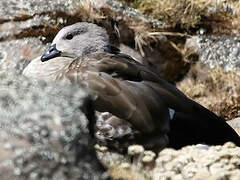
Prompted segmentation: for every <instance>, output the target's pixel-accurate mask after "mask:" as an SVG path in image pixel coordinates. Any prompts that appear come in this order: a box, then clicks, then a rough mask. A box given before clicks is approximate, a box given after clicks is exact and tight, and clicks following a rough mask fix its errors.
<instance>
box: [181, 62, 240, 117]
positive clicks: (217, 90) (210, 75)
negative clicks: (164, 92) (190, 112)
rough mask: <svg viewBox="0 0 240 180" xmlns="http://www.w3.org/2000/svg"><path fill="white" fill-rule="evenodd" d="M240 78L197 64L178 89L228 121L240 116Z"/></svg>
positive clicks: (218, 69) (232, 73)
mask: <svg viewBox="0 0 240 180" xmlns="http://www.w3.org/2000/svg"><path fill="white" fill-rule="evenodd" d="M239 82H240V76H239V75H237V74H236V73H234V72H225V71H223V69H221V68H216V69H209V68H207V67H203V66H201V65H199V64H196V65H195V66H194V67H192V69H191V70H190V72H189V73H188V75H187V77H186V78H185V79H184V80H183V81H181V82H179V83H178V84H177V87H178V88H179V89H180V90H181V91H183V92H184V93H185V94H186V95H187V96H189V97H190V98H192V99H193V100H195V101H197V102H199V103H200V104H202V105H203V106H205V107H207V108H208V109H210V110H212V111H214V112H215V113H217V114H218V115H220V116H222V117H225V118H226V119H227V120H229V119H233V118H235V117H238V116H240V85H239Z"/></svg>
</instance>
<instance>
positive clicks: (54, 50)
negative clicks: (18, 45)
mask: <svg viewBox="0 0 240 180" xmlns="http://www.w3.org/2000/svg"><path fill="white" fill-rule="evenodd" d="M60 55H61V51H59V50H57V48H56V44H53V45H51V46H50V47H49V49H48V51H47V52H46V53H44V54H43V55H42V57H41V61H42V62H44V61H48V60H49V59H52V58H55V57H58V56H60Z"/></svg>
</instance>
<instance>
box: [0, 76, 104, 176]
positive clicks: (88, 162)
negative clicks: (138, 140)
mask: <svg viewBox="0 0 240 180" xmlns="http://www.w3.org/2000/svg"><path fill="white" fill-rule="evenodd" d="M89 102H90V99H89V96H88V95H87V93H86V92H85V91H83V90H82V89H80V87H77V86H66V85H62V84H51V85H50V84H47V83H45V82H31V81H30V80H28V79H26V78H24V77H21V76H19V75H18V76H16V75H13V74H12V73H10V72H8V74H5V73H1V74H0V127H1V131H0V152H1V156H0V174H1V175H0V177H1V179H3V180H5V179H6V180H7V179H30V178H31V179H63V180H64V179H78V178H81V179H94V178H95V179H101V177H102V173H103V167H102V166H101V165H100V163H99V162H98V160H97V158H96V155H95V151H94V147H93V146H94V140H93V139H92V138H91V137H90V134H89V130H88V120H87V119H86V116H85V115H84V113H85V114H93V112H87V111H91V108H86V106H87V104H88V103H89Z"/></svg>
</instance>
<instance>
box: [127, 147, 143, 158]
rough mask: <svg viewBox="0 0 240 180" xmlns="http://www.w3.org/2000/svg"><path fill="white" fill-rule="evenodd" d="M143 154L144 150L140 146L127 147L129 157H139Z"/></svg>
mask: <svg viewBox="0 0 240 180" xmlns="http://www.w3.org/2000/svg"><path fill="white" fill-rule="evenodd" d="M143 152H144V148H143V147H142V146H141V145H131V146H129V147H128V154H129V155H132V156H134V155H140V154H142V153H143Z"/></svg>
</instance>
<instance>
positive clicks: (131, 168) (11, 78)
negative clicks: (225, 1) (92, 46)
mask: <svg viewBox="0 0 240 180" xmlns="http://www.w3.org/2000/svg"><path fill="white" fill-rule="evenodd" d="M89 2H91V1H83V0H69V1H64V0H58V1H47V0H40V1H36V0H33V1H28V0H22V1H15V0H9V1H0V7H4V8H2V10H1V11H0V71H1V73H3V74H1V76H0V78H1V83H0V89H1V94H0V96H1V101H0V105H1V114H0V116H1V122H0V125H1V129H2V130H1V134H2V136H1V138H0V143H1V144H2V146H1V147H2V148H1V149H0V151H1V152H2V153H4V154H6V156H1V157H0V159H1V163H0V172H1V173H0V174H1V175H0V178H1V179H14V177H17V178H18V179H20V178H22V179H29V178H33V179H41V178H42V179H44V178H45V179H46V178H48V179H59V178H60V179H64V178H65V179H76V178H78V177H80V176H81V177H85V179H92V178H93V174H102V172H103V170H102V168H101V167H100V165H99V164H98V161H97V160H96V157H95V153H94V151H93V144H94V141H93V139H91V138H90V136H89V135H88V133H89V132H88V131H86V130H85V128H83V127H86V124H87V120H86V119H85V117H84V116H83V114H82V113H81V111H76V109H77V105H76V104H75V101H73V99H72V98H73V97H72V96H71V92H73V91H74V89H72V88H68V87H64V88H63V87H62V86H61V85H55V84H54V85H53V84H52V85H48V84H44V83H43V84H41V83H40V84H36V83H35V82H31V80H27V79H25V78H23V77H21V76H20V75H19V74H20V73H21V71H22V70H23V68H24V67H25V66H26V65H27V64H28V63H29V62H30V61H31V60H32V59H34V58H35V57H37V56H39V55H41V54H42V53H43V52H44V51H45V50H46V48H47V47H48V45H49V42H51V40H52V39H53V37H54V36H55V34H56V33H57V31H58V30H59V29H60V28H61V27H63V26H66V25H68V24H72V23H74V22H78V21H88V22H94V23H97V24H99V25H101V26H104V27H105V28H106V29H107V31H108V33H109V34H110V38H111V42H112V43H113V44H114V45H116V46H119V47H120V49H121V50H122V51H124V52H126V53H128V54H130V55H132V56H134V57H135V58H138V59H139V60H140V61H142V62H143V63H144V64H146V65H149V66H152V67H154V68H156V69H157V71H158V72H159V75H160V76H162V77H164V78H165V79H167V80H169V81H171V82H174V83H177V86H178V87H179V88H180V89H181V90H182V91H183V92H185V93H186V94H187V95H188V96H190V97H191V98H193V99H194V100H196V101H198V102H199V103H201V104H203V105H204V106H206V107H208V108H210V109H211V110H213V111H214V112H215V113H217V114H219V115H221V116H223V117H225V118H226V119H228V120H231V119H234V118H236V119H234V120H232V121H229V123H230V124H231V125H232V127H234V128H235V129H236V130H237V131H238V132H240V130H239V129H240V126H239V124H240V122H239V121H240V120H239V118H237V117H239V116H240V86H239V83H238V82H240V81H239V80H240V77H239V73H240V70H239V54H240V53H239V52H240V46H239V38H238V35H239V29H238V28H236V27H237V26H235V25H234V24H233V26H227V25H228V24H229V21H228V19H227V18H226V21H222V19H221V21H217V20H218V19H217V18H213V20H212V21H208V23H209V24H210V26H207V28H206V26H205V25H204V26H201V24H200V25H199V26H197V28H194V30H191V31H189V30H186V31H184V29H180V30H179V29H178V27H177V26H169V24H167V23H166V21H164V19H153V17H154V18H156V17H155V16H151V17H152V18H149V17H148V16H146V15H149V14H148V13H145V15H143V14H142V13H140V12H139V11H137V10H135V9H132V8H129V7H126V6H125V5H122V4H120V3H118V2H116V1H113V0H104V1H102V0H101V1H92V3H89ZM93 2H95V3H93ZM219 7H220V6H219ZM221 8H222V6H221ZM221 10H222V9H221ZM228 10H229V9H228ZM229 11H231V12H232V9H231V8H230V10H229ZM143 12H145V11H143ZM211 12H213V11H211ZM214 12H217V10H216V8H215V11H214ZM234 12H235V14H234V20H236V19H235V16H237V15H238V14H237V13H238V11H237V10H235V11H234ZM212 14H213V16H212V17H215V16H214V15H215V14H214V13H212ZM229 15H231V13H230V14H229ZM209 17H211V16H209ZM209 17H208V18H209ZM217 17H218V18H219V16H217ZM216 22H217V23H216ZM209 27H211V28H210V29H211V31H209ZM219 27H222V28H219ZM224 27H228V28H226V31H221V29H224ZM190 29H191V28H190ZM219 29H220V30H219ZM212 68H214V69H212ZM10 72H14V74H16V73H17V74H18V75H11V73H10ZM179 80H181V81H179ZM6 89H7V90H6ZM26 89H27V91H26ZM57 89H59V91H58V90H57ZM49 92H51V93H52V95H53V96H49ZM60 92H61V94H62V93H63V94H64V96H65V95H66V96H65V97H64V96H61V98H60V99H59V98H56V97H55V94H56V95H57V97H59V96H58V95H59V94H60ZM76 96H78V98H79V99H80V101H79V102H82V101H84V98H86V95H85V93H84V92H79V94H78V93H77V94H76ZM6 97H8V98H6ZM44 97H48V98H44ZM60 101H61V102H60ZM12 104H14V109H11V107H10V106H9V107H8V108H7V109H6V108H3V107H6V106H7V105H11V106H12ZM46 104H49V105H50V107H48V108H46V106H45V105H46ZM55 104H58V105H59V104H61V105H60V106H54V105H55ZM69 104H71V105H69ZM68 105H69V106H68ZM78 105H81V104H78ZM66 106H67V107H66ZM55 107H57V108H56V109H55ZM65 108H68V110H69V111H68V112H69V113H70V112H73V111H74V112H76V113H74V115H71V113H70V114H68V115H67V122H63V121H65V120H66V115H64V114H62V112H64V111H63V109H65ZM9 111H11V112H13V113H12V114H11V115H10V116H9ZM49 112H55V114H54V116H52V115H51V116H48V115H49ZM22 114H24V116H22ZM51 114H52V113H51ZM77 116H78V117H77ZM78 118H80V119H81V120H80V121H79V119H78ZM16 119H18V121H16ZM26 121H27V122H28V123H25V122H26ZM43 122H47V127H45V126H44V127H43ZM56 123H57V124H56ZM58 123H60V124H58ZM25 124H26V125H25ZM44 124H45V123H44ZM26 126H27V127H26ZM77 126H80V127H82V128H80V132H78V131H75V130H76V127H77ZM25 128H27V129H29V131H27V130H25ZM69 129H71V130H74V131H71V132H72V133H73V134H68V132H69ZM55 131H56V133H50V132H55ZM60 132H61V133H60ZM62 133H63V134H62ZM74 133H75V134H74ZM69 136H70V137H69ZM79 136H80V137H79ZM79 140H80V141H79ZM79 142H81V143H79ZM86 144H87V145H86ZM70 147H71V148H70ZM95 149H97V154H98V157H99V158H100V160H101V161H102V162H103V164H104V165H105V166H106V167H108V168H109V173H110V174H111V175H112V176H113V177H115V179H117V178H119V177H123V178H124V179H171V178H172V179H173V178H174V179H203V178H209V177H211V178H212V179H239V178H240V170H239V169H240V164H239V162H240V156H239V154H240V149H239V148H237V147H235V146H234V145H232V144H231V143H227V144H225V145H224V146H216V147H206V146H197V147H196V146H189V147H185V148H183V149H181V150H179V151H175V150H172V149H166V150H164V151H162V152H160V153H159V154H158V155H156V154H154V153H153V152H151V151H148V150H144V149H143V148H142V147H141V146H136V147H132V149H131V148H130V149H129V152H128V155H125V156H123V155H120V154H118V153H115V152H111V151H110V150H108V149H107V148H106V147H99V146H96V147H95ZM86 152H88V153H87V154H86ZM83 154H84V155H83ZM39 157H42V158H39ZM84 157H86V159H85V158H84ZM206 157H207V158H206ZM33 160H34V162H33ZM89 162H91V163H89ZM49 164H50V165H49ZM87 169H91V170H89V171H87ZM80 174H81V175H80ZM83 174H85V175H84V176H82V175H83ZM122 175H126V176H122ZM90 177H92V178H90ZM99 177H100V175H99Z"/></svg>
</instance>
